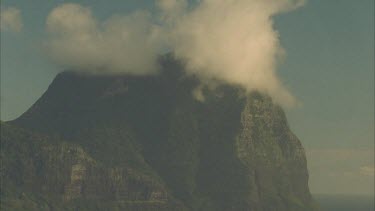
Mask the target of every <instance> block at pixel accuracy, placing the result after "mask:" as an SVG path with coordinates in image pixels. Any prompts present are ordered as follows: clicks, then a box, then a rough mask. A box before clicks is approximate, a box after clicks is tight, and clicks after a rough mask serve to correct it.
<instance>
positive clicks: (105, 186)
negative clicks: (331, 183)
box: [1, 57, 315, 211]
mask: <svg viewBox="0 0 375 211" xmlns="http://www.w3.org/2000/svg"><path fill="white" fill-rule="evenodd" d="M161 63H162V72H161V74H159V75H154V76H137V77H135V76H123V75H110V76H109V75H86V74H81V73H75V72H64V73H61V74H59V75H58V76H57V77H56V78H55V79H54V81H53V82H52V84H51V85H50V86H49V88H48V90H47V91H46V92H45V93H44V94H43V96H42V97H41V98H40V99H39V100H38V101H37V102H36V103H35V104H34V105H33V106H32V107H31V108H30V109H29V110H28V111H27V112H25V113H24V114H23V115H22V116H21V117H19V118H18V119H16V120H14V121H11V122H7V123H2V124H1V146H2V147H1V162H2V164H3V165H2V169H1V178H2V186H1V187H2V189H1V200H2V203H1V206H2V209H3V208H4V209H5V210H90V211H92V210H142V211H143V210H204V211H210V210H219V211H220V210H223V211H224V210H235V211H237V210H238V211H242V210H251V211H309V210H311V211H312V210H315V205H314V202H313V199H312V197H311V194H310V192H309V188H308V171H307V165H306V157H305V153H304V149H303V147H302V145H301V143H300V141H299V140H298V138H297V137H296V136H295V135H294V134H293V133H292V132H291V131H290V129H289V126H288V123H287V120H286V117H285V114H284V112H283V110H282V108H281V107H280V106H278V105H277V104H275V103H273V102H272V99H271V98H270V97H268V96H266V95H264V94H261V93H259V92H253V93H246V92H244V91H243V90H242V89H241V88H239V87H235V86H229V85H219V86H215V87H214V88H203V89H202V92H203V96H204V100H202V99H201V100H197V99H196V97H194V95H193V94H192V93H193V92H194V90H195V89H196V87H197V86H198V85H199V80H197V79H196V78H194V77H193V76H188V75H186V74H184V71H183V65H181V64H180V63H179V62H177V61H174V60H173V59H171V58H169V57H166V58H164V59H163V60H162V62H161Z"/></svg>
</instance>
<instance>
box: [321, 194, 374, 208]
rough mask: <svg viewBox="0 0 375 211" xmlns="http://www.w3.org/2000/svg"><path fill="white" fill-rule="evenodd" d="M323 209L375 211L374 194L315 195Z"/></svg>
mask: <svg viewBox="0 0 375 211" xmlns="http://www.w3.org/2000/svg"><path fill="white" fill-rule="evenodd" d="M314 198H315V200H316V201H317V202H318V203H319V205H320V208H321V211H374V210H375V209H374V196H354V195H353V196H350V195H314Z"/></svg>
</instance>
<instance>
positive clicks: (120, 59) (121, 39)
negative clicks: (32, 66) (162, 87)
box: [47, 4, 161, 75]
mask: <svg viewBox="0 0 375 211" xmlns="http://www.w3.org/2000/svg"><path fill="white" fill-rule="evenodd" d="M150 19H151V15H150V14H149V13H148V12H146V11H137V12H134V13H132V14H130V15H127V16H113V17H111V18H110V19H108V20H106V21H105V22H99V21H98V20H96V19H95V18H94V17H93V15H92V14H91V11H90V9H89V8H86V7H82V6H80V5H78V4H63V5H61V6H59V7H57V8H55V9H54V10H53V11H52V12H51V13H50V14H49V16H48V18H47V31H48V32H49V35H50V37H49V40H48V42H47V47H48V49H49V52H50V55H51V57H52V58H53V59H54V60H55V61H57V62H58V63H59V64H61V65H63V66H65V67H66V68H73V69H76V70H81V71H93V72H96V71H99V72H100V71H107V72H111V73H131V74H136V75H142V74H152V73H155V72H156V71H157V66H158V64H157V57H158V52H159V51H160V49H161V42H160V37H159V35H160V34H159V28H158V26H156V25H153V24H152V23H151V21H150Z"/></svg>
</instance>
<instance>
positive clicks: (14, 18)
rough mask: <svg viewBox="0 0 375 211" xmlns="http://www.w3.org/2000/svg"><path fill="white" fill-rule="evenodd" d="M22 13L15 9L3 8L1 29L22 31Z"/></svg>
mask: <svg viewBox="0 0 375 211" xmlns="http://www.w3.org/2000/svg"><path fill="white" fill-rule="evenodd" d="M22 27H23V23H22V16H21V11H20V10H19V9H17V8H15V7H5V8H1V11H0V29H1V30H2V31H14V32H20V31H21V30H22Z"/></svg>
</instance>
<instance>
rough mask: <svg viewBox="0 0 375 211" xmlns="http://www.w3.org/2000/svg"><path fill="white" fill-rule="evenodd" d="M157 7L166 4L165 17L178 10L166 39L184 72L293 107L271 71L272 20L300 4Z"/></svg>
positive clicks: (241, 0)
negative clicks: (240, 88) (261, 94)
mask: <svg viewBox="0 0 375 211" xmlns="http://www.w3.org/2000/svg"><path fill="white" fill-rule="evenodd" d="M162 2H168V3H169V4H163V6H164V7H162V8H163V9H164V11H166V12H167V14H170V16H171V17H174V14H175V13H176V12H175V11H179V14H180V16H178V17H174V21H175V22H174V24H172V26H169V27H170V29H169V30H170V31H169V33H168V34H167V35H168V36H169V40H170V41H171V45H172V49H173V51H174V53H175V55H176V56H177V58H180V59H183V60H185V61H186V62H187V63H186V64H187V70H188V72H189V73H191V74H196V75H198V76H200V77H201V78H203V79H204V80H203V81H208V82H209V81H210V80H219V81H224V82H227V83H231V84H239V85H242V86H243V87H245V88H246V89H247V90H248V91H252V90H255V89H256V90H260V91H263V92H266V93H268V94H269V95H271V96H272V97H273V98H274V99H275V100H276V101H277V102H279V103H282V104H284V105H292V104H294V103H295V99H294V98H293V96H292V95H291V94H290V93H289V92H288V91H287V90H286V89H285V88H284V86H283V85H282V83H281V82H280V80H279V78H278V77H277V74H276V72H275V70H276V66H277V63H278V62H279V59H280V58H281V57H282V56H283V53H284V51H283V49H282V48H281V46H280V43H279V39H278V33H277V32H276V31H275V30H274V28H273V22H272V17H273V16H274V15H276V14H278V13H281V12H285V11H288V10H291V9H294V8H296V7H298V6H299V5H301V4H302V3H303V1H290V0H250V1H249V0H225V1H217V0H202V1H201V2H200V3H199V4H198V6H197V7H195V8H193V9H192V10H185V12H184V13H183V12H181V8H184V5H185V4H186V3H185V1H183V0H164V1H162ZM165 5H168V6H169V7H167V6H165ZM171 5H172V6H171ZM165 8H167V9H165ZM173 8H174V9H173Z"/></svg>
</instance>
